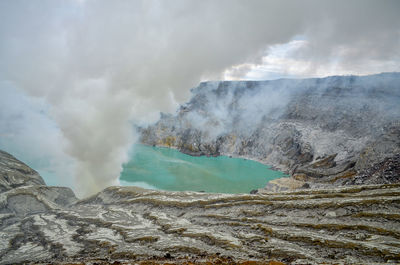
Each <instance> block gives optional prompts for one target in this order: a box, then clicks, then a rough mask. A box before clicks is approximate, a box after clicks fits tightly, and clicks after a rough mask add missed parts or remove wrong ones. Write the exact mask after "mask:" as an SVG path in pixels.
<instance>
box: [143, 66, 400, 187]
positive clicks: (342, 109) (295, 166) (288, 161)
mask: <svg viewBox="0 0 400 265" xmlns="http://www.w3.org/2000/svg"><path fill="white" fill-rule="evenodd" d="M192 94H193V96H192V98H191V99H190V101H189V102H188V103H186V104H184V105H182V106H181V108H180V109H179V111H178V113H177V114H176V115H167V114H163V115H162V116H161V118H160V120H159V121H158V122H157V123H156V124H155V125H152V126H149V127H148V128H142V129H140V131H141V135H142V137H141V141H142V142H143V143H145V144H149V145H160V146H168V147H173V148H177V149H179V150H180V151H182V152H184V153H188V154H191V155H211V156H215V155H230V156H239V157H246V158H250V159H255V160H259V161H261V162H263V163H265V164H269V165H272V166H273V167H275V168H277V169H280V170H283V171H286V172H287V173H289V174H290V175H291V176H292V177H293V178H295V179H296V180H298V181H303V182H309V184H310V185H311V186H312V185H313V184H316V183H317V184H318V185H320V184H337V185H341V184H351V183H354V181H352V179H355V178H357V177H359V176H360V174H365V172H368V169H369V168H370V167H371V166H373V165H375V164H377V163H381V162H383V161H384V160H385V159H387V158H390V157H395V156H396V155H397V154H400V104H399V102H400V73H384V74H379V75H371V76H362V77H358V76H333V77H327V78H313V79H303V80H290V79H281V80H275V81H221V82H204V83H201V84H200V85H199V86H198V87H196V88H194V89H193V90H192ZM363 172H364V173H363ZM388 172H389V171H388ZM390 172H396V170H394V171H393V170H392V171H390ZM357 179H358V182H359V181H360V180H361V179H366V178H357ZM389 179H393V180H396V179H398V178H396V177H395V175H392V178H389ZM344 180H346V181H344ZM380 180H382V182H379V181H380ZM374 183H386V180H383V179H382V178H376V181H375V182H374ZM314 186H315V185H314Z"/></svg>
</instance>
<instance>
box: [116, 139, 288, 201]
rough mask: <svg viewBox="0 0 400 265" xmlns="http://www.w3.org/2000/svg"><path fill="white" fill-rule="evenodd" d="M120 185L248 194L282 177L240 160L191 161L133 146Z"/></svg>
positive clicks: (162, 150)
mask: <svg viewBox="0 0 400 265" xmlns="http://www.w3.org/2000/svg"><path fill="white" fill-rule="evenodd" d="M134 150H135V152H134V153H133V154H132V155H131V158H130V161H129V162H128V163H126V164H124V168H123V171H122V173H121V176H120V181H121V185H126V186H130V185H132V186H140V187H143V188H152V189H162V190H172V191H185V190H186V191H205V192H218V193H249V192H250V191H251V190H253V189H258V188H262V187H264V186H265V185H266V184H267V182H268V181H269V180H272V179H275V178H279V177H283V176H284V173H282V172H279V171H275V170H271V169H269V167H268V166H266V165H263V164H261V163H258V162H256V161H252V160H246V159H241V158H229V157H227V156H219V157H206V156H201V157H193V156H189V155H186V154H183V153H180V152H179V151H177V150H174V149H170V148H162V147H152V146H146V145H135V147H134Z"/></svg>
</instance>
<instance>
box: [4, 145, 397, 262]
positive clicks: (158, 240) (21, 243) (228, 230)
mask: <svg viewBox="0 0 400 265" xmlns="http://www.w3.org/2000/svg"><path fill="white" fill-rule="evenodd" d="M385 163H389V161H386V162H385ZM21 169H23V172H24V173H22V171H21ZM16 178H20V179H24V183H25V184H21V185H17V186H15V187H11V186H12V184H11V183H14V182H15V181H14V179H16ZM0 180H1V181H2V183H6V184H5V185H8V187H10V188H8V189H7V190H2V191H1V193H0V238H1V240H0V264H18V263H25V262H32V263H42V264H48V263H54V264H60V263H63V264H67V263H68V262H72V263H75V264H82V263H81V262H85V263H86V262H88V263H90V264H94V262H96V263H97V264H108V263H114V262H115V263H114V264H119V262H123V263H126V264H130V262H132V261H135V263H141V264H153V263H158V264H167V263H168V264H171V263H180V264H190V263H185V262H188V261H190V262H192V264H193V263H202V264H210V263H207V262H209V261H210V260H211V261H212V262H214V263H219V264H221V262H222V261H224V262H227V263H229V264H234V262H239V263H240V264H256V263H255V262H256V261H257V262H260V263H259V264H261V263H262V262H263V264H282V263H278V262H271V263H269V262H268V261H269V260H275V261H280V262H283V264H317V263H324V264H326V263H328V264H329V263H330V264H338V263H346V264H349V263H359V264H378V263H384V262H389V263H396V262H399V261H400V244H399V240H400V184H381V185H362V186H353V187H345V188H343V187H342V188H336V189H308V190H297V191H294V192H281V193H259V194H255V195H250V194H242V195H228V194H206V193H197V192H166V191H151V190H144V189H140V188H135V187H110V188H107V189H105V190H104V191H102V192H100V193H98V194H96V195H94V196H92V197H89V198H86V199H84V200H79V201H78V200H77V199H76V198H75V196H74V194H73V193H72V191H71V190H69V189H67V188H59V187H47V186H44V185H43V181H42V180H41V178H40V176H38V175H37V174H36V172H35V171H33V170H31V169H29V168H28V167H27V166H26V165H24V164H23V163H21V162H19V161H18V160H16V159H15V158H13V157H12V156H10V155H8V154H6V153H4V152H1V153H0ZM10 180H12V181H10ZM17 183H19V184H20V183H21V181H17ZM149 260H150V261H149ZM251 262H253V263H251Z"/></svg>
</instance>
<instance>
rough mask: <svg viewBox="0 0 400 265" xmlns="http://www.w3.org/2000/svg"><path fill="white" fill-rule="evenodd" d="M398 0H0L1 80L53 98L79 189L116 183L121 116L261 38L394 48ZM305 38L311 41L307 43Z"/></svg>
mask: <svg viewBox="0 0 400 265" xmlns="http://www.w3.org/2000/svg"><path fill="white" fill-rule="evenodd" d="M399 6H400V5H399V2H398V1H378V0H376V1H361V0H360V1H334V2H328V1H309V0H305V1H252V0H251V1H228V0H225V1H183V0H182V1H148V0H146V1H90V0H88V1H46V0H41V1H14V0H13V1H11V0H10V1H7V0H6V1H1V2H0V10H1V11H0V79H1V80H7V81H8V82H11V83H13V84H14V85H15V86H16V87H18V88H19V89H23V90H24V91H26V92H27V93H28V94H29V95H31V96H36V97H41V98H44V99H45V100H46V102H47V103H48V104H50V105H51V108H50V116H51V118H52V119H53V120H54V121H55V122H56V123H57V125H58V126H59V128H60V130H61V132H62V134H63V137H65V139H66V140H67V141H68V146H67V147H66V149H65V151H66V152H67V153H68V154H69V155H70V156H72V157H73V158H75V159H76V160H77V161H78V164H77V172H76V173H75V179H76V183H77V184H76V187H77V189H79V190H78V191H79V192H80V194H89V193H92V192H95V191H98V190H100V189H101V188H103V187H106V186H108V185H111V184H115V183H117V182H116V180H117V177H118V175H119V172H120V170H121V164H122V163H123V162H124V161H125V160H126V159H127V155H126V154H127V151H128V149H129V147H130V146H131V143H132V142H133V141H134V138H135V137H134V133H133V132H132V129H131V128H132V126H131V123H135V122H146V121H150V120H152V119H154V117H156V115H157V113H158V112H159V111H172V110H174V109H175V107H176V104H177V102H182V101H185V100H187V98H188V96H189V90H188V88H190V87H193V86H195V85H196V84H197V83H198V82H199V81H200V80H202V79H210V78H213V79H218V78H220V77H221V74H222V73H223V71H224V70H225V69H226V68H228V67H230V66H232V65H235V64H240V63H244V62H259V60H260V58H261V55H262V52H263V51H264V50H265V49H266V47H268V46H269V45H273V44H278V43H286V42H288V41H290V40H291V39H292V38H293V37H294V36H297V35H304V36H306V37H307V39H308V40H309V42H310V43H311V46H309V48H308V49H305V50H302V52H301V53H299V54H297V55H296V56H302V57H309V58H310V60H311V59H313V60H316V61H318V62H321V63H324V62H329V61H330V60H331V59H332V56H333V57H334V56H335V54H336V51H338V50H341V51H342V54H341V60H342V61H343V62H344V63H349V62H352V61H360V58H365V59H374V60H385V59H387V58H390V59H393V57H396V58H397V57H398V56H399V45H398V44H399V28H400V20H399V19H398V18H397V14H398V13H400V12H399V11H400V8H399ZM310 47H311V48H310Z"/></svg>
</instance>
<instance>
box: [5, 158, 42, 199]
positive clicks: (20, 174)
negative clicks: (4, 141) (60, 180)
mask: <svg viewBox="0 0 400 265" xmlns="http://www.w3.org/2000/svg"><path fill="white" fill-rule="evenodd" d="M0 176H1V177H0V192H4V191H7V190H10V189H13V188H16V187H21V186H26V185H45V183H44V181H43V179H42V177H41V176H40V175H39V174H38V173H37V172H36V171H35V170H33V169H31V168H30V167H28V166H27V165H25V164H24V163H22V162H21V161H19V160H17V159H16V158H15V157H13V156H12V155H10V154H8V153H6V152H4V151H1V150H0Z"/></svg>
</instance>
